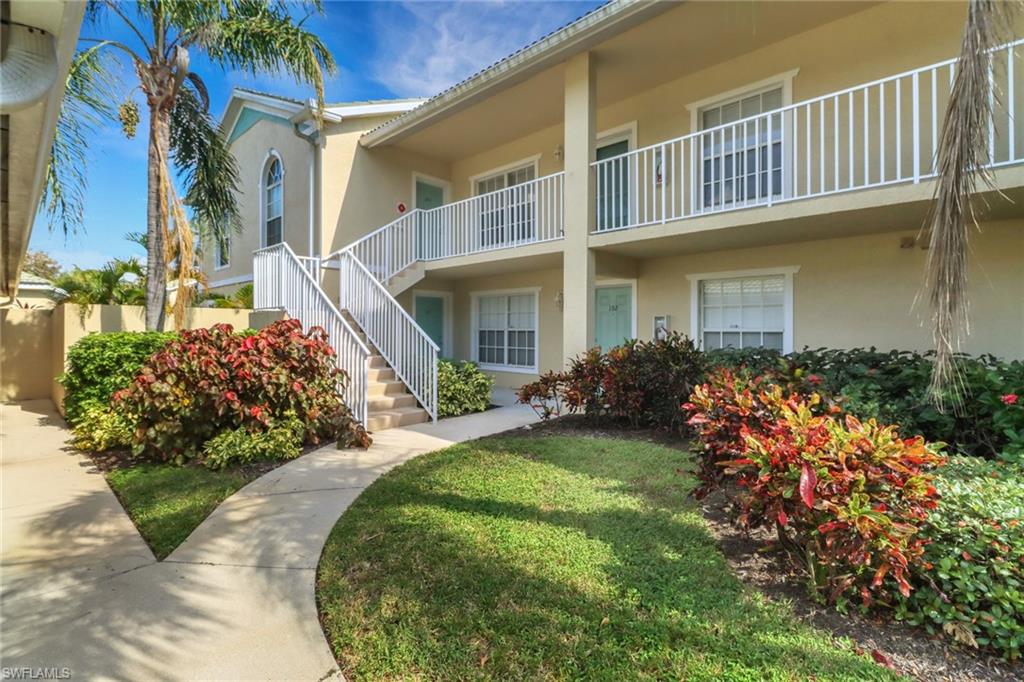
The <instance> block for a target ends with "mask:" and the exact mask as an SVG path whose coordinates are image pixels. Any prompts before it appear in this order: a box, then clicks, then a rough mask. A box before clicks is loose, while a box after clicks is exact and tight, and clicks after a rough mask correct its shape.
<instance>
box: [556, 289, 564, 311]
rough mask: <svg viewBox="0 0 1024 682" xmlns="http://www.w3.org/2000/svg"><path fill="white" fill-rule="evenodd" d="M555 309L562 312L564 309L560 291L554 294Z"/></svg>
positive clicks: (562, 296)
mask: <svg viewBox="0 0 1024 682" xmlns="http://www.w3.org/2000/svg"><path fill="white" fill-rule="evenodd" d="M555 307H556V308H558V309H559V310H563V309H564V308H565V296H564V295H563V294H562V292H561V291H559V292H558V293H557V294H555Z"/></svg>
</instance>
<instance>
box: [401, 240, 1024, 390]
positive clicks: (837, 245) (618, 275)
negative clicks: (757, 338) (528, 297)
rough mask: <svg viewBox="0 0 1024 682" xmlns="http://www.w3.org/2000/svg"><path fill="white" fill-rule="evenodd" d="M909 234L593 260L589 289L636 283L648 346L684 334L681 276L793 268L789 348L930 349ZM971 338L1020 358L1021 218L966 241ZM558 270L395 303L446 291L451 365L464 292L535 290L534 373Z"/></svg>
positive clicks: (462, 282) (976, 347) (558, 338)
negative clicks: (659, 327)
mask: <svg viewBox="0 0 1024 682" xmlns="http://www.w3.org/2000/svg"><path fill="white" fill-rule="evenodd" d="M906 236H913V235H912V234H901V233H884V234H871V235H867V236H861V237H854V238H843V239H829V240H820V241H805V242H799V243H793V244H785V245H778V246H768V247H761V248H751V249H735V250H729V251H714V252H707V253H700V254H691V255H679V256H669V257H664V258H651V259H641V260H632V259H627V258H618V257H615V256H614V255H609V254H601V255H600V257H599V258H598V280H597V284H598V285H600V283H601V281H602V280H605V279H609V278H615V279H627V280H629V279H635V281H636V287H637V312H636V314H637V320H636V324H637V336H638V337H639V338H642V339H650V338H651V334H652V325H653V317H654V315H665V314H668V315H670V316H671V328H672V329H673V330H675V331H679V332H682V333H684V334H687V335H689V334H690V333H691V329H690V306H691V303H690V301H691V292H690V286H691V285H690V282H689V280H688V279H687V275H692V274H701V273H723V272H731V271H742V270H759V269H771V268H784V267H793V266H795V267H799V271H798V272H797V273H796V274H795V275H794V276H793V308H794V314H793V319H794V343H793V347H794V348H795V349H800V348H803V347H804V346H807V347H811V348H819V347H829V348H854V347H870V346H875V347H877V348H879V349H882V350H890V349H901V350H922V351H923V350H928V349H929V348H931V347H932V343H931V335H930V332H929V327H928V315H927V310H926V309H924V308H920V307H915V297H916V296H917V294H918V293H919V291H920V287H921V283H922V281H923V273H924V267H925V260H926V258H927V255H928V252H927V250H923V249H921V248H917V247H914V248H909V249H904V248H900V242H901V239H902V238H903V237H906ZM971 245H972V252H971V256H970V264H971V268H970V288H969V295H970V306H971V321H972V329H971V335H970V336H969V337H968V339H967V342H966V344H965V346H964V350H965V351H966V352H968V353H971V354H981V353H992V354H994V355H997V356H999V357H1003V358H1024V277H1022V276H1021V275H1022V272H1024V220H1017V221H1004V222H994V223H986V224H984V225H983V226H982V230H981V232H980V233H979V234H975V235H972V241H971ZM562 284H563V280H562V270H560V269H551V270H541V271H531V272H518V273H512V274H503V275H495V276H490V277H475V278H471V279H450V280H449V279H441V278H437V277H428V278H426V279H424V280H422V281H421V282H420V283H418V284H417V285H416V286H415V287H414V288H413V289H410V290H407V291H405V292H403V293H402V294H401V295H399V297H398V299H399V302H400V303H401V304H402V305H403V306H404V307H405V308H406V309H407V310H409V311H410V312H412V297H413V294H414V292H415V291H450V292H452V301H453V306H452V307H453V317H452V327H453V329H452V335H453V340H454V349H455V353H454V355H455V357H456V358H458V359H471V352H472V336H471V335H472V329H471V319H472V318H471V314H472V311H471V305H470V300H471V299H470V295H471V293H472V292H474V291H479V292H483V291H491V290H507V289H521V288H532V287H539V288H540V293H539V304H540V332H539V347H540V370H541V371H542V372H543V371H546V370H548V369H559V368H560V367H561V365H562V357H563V344H562V327H563V316H565V315H571V314H572V311H564V312H563V311H561V310H559V309H558V307H557V306H556V304H555V296H556V295H557V294H558V292H559V291H561V290H562ZM534 376H535V375H530V374H519V373H511V372H498V373H495V377H496V385H498V386H508V387H518V386H520V385H522V384H523V383H526V382H527V381H530V380H531V379H532V378H533V377H534Z"/></svg>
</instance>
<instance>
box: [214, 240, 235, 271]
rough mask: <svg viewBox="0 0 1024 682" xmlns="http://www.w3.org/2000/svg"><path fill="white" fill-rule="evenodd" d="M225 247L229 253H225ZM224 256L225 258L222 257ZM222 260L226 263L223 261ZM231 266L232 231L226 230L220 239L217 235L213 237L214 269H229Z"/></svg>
mask: <svg viewBox="0 0 1024 682" xmlns="http://www.w3.org/2000/svg"><path fill="white" fill-rule="evenodd" d="M225 247H227V248H226V251H227V253H225ZM222 257H223V258H222ZM221 260H223V261H224V263H223V264H222V263H221ZM230 267H231V233H230V232H225V233H224V234H222V235H221V238H220V239H218V238H217V236H216V235H214V238H213V271H214V272H217V271H218V270H227V269H228V268H230Z"/></svg>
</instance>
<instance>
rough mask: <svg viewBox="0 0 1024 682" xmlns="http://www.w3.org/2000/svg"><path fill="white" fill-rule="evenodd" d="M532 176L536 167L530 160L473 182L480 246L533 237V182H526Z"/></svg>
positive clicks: (500, 244) (504, 243)
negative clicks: (477, 207) (477, 206)
mask: <svg viewBox="0 0 1024 682" xmlns="http://www.w3.org/2000/svg"><path fill="white" fill-rule="evenodd" d="M535 178H536V169H535V168H534V165H533V164H532V163H531V164H530V165H527V166H520V167H518V168H514V169H512V170H508V171H503V172H501V173H497V174H495V175H490V176H487V177H484V178H480V179H478V180H477V181H476V182H475V183H474V185H475V190H476V194H477V196H478V197H480V199H478V205H479V207H480V208H479V211H480V243H481V245H482V246H485V247H487V246H502V245H507V244H514V243H516V242H519V241H525V240H529V239H532V238H533V227H534V222H533V213H534V206H533V185H532V184H528V183H530V181H531V180H533V179H535ZM502 190H505V191H502ZM481 195H486V196H481Z"/></svg>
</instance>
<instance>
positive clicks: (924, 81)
mask: <svg viewBox="0 0 1024 682" xmlns="http://www.w3.org/2000/svg"><path fill="white" fill-rule="evenodd" d="M1022 43H1024V40H1018V41H1015V42H1013V43H1009V44H1007V45H1003V46H1000V47H998V48H996V49H995V50H992V51H991V52H990V64H989V80H990V82H991V83H992V85H993V93H994V94H993V98H992V109H993V116H992V119H991V120H990V121H988V126H987V131H986V135H987V139H988V146H989V165H990V166H991V167H998V166H1001V165H1008V164H1013V163H1019V162H1020V161H1021V160H1022V158H1024V155H1022V150H1020V149H1018V145H1017V144H1016V137H1017V133H1018V132H1020V133H1024V130H1018V122H1017V121H1016V119H1015V113H1016V111H1017V109H1018V106H1021V105H1018V103H1017V99H1019V98H1020V96H1021V93H1020V92H1019V91H1020V90H1022V89H1024V88H1015V70H1016V71H1019V70H1020V69H1019V68H1016V69H1015V67H1016V62H1017V59H1018V58H1017V55H1016V48H1017V47H1018V46H1019V45H1020V44H1022ZM955 65H956V60H955V59H950V60H947V61H944V62H940V63H938V64H932V65H930V66H926V67H923V68H919V69H915V70H913V71H907V72H905V73H901V74H897V75H894V76H890V77H888V78H883V79H880V80H876V81H872V82H870V83H865V84H863V85H859V86H856V87H853V88H848V89H846V90H840V91H838V92H833V93H830V94H828V95H823V96H821V97H815V98H813V99H808V100H804V101H802V102H798V103H795V104H791V105H788V106H784V107H781V108H779V109H775V110H773V111H770V112H766V113H763V114H759V115H756V116H751V117H748V118H744V119H741V120H738V121H735V122H732V123H726V124H724V125H719V126H716V127H714V128H708V129H706V130H702V131H699V132H696V133H692V134H689V135H685V136H683V137H679V138H676V139H674V140H668V141H665V142H661V143H658V144H654V145H650V146H647V147H643V148H641V149H636V150H634V151H631V152H628V153H625V154H622V155H620V156H616V157H612V158H609V159H604V160H601V161H597V162H595V163H593V164H592V166H593V172H594V182H595V184H596V196H597V206H596V209H597V214H596V229H595V231H596V232H608V231H612V230H621V229H628V228H635V227H642V226H644V225H652V224H657V223H665V222H668V221H671V220H680V219H686V218H692V217H695V216H700V215H707V214H709V213H718V212H723V211H733V210H738V209H743V208H747V207H752V206H771V205H772V204H775V203H781V202H786V201H795V200H800V199H808V198H813V197H820V196H825V195H829V194H835V193H839V192H849V191H854V190H861V189H868V188H874V187H883V186H887V185H894V184H898V183H910V182H915V183H916V182H920V181H921V180H923V179H928V178H931V177H933V176H934V175H935V157H936V148H937V146H938V140H939V135H941V130H942V129H941V126H942V120H943V116H944V114H945V109H946V105H947V103H948V101H949V94H950V88H951V85H952V82H953V75H954V69H955ZM1022 104H1024V103H1022Z"/></svg>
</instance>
